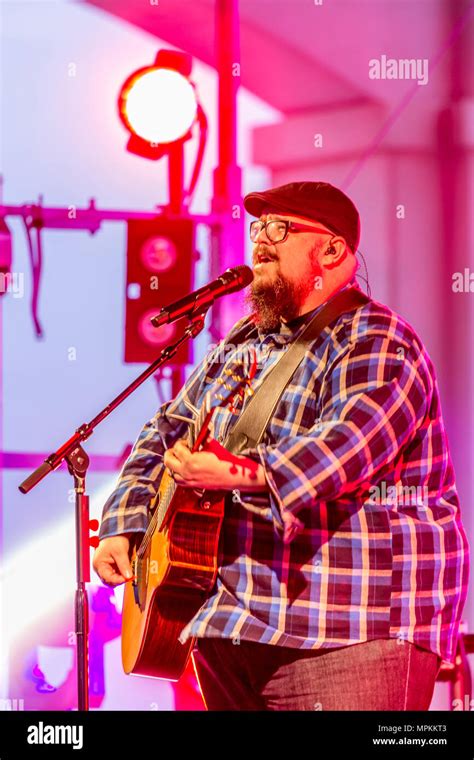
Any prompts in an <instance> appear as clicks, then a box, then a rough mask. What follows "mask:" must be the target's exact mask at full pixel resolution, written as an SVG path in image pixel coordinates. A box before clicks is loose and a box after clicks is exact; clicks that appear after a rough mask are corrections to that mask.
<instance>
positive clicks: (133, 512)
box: [99, 318, 245, 540]
mask: <svg viewBox="0 0 474 760" xmlns="http://www.w3.org/2000/svg"><path fill="white" fill-rule="evenodd" d="M244 321H245V318H242V319H241V320H239V321H238V322H237V323H236V324H235V325H234V327H233V328H232V330H231V331H230V333H229V334H228V336H227V337H226V338H223V339H222V340H221V341H220V342H219V343H218V344H217V346H216V347H215V348H214V349H213V350H212V351H210V352H209V353H208V354H207V356H206V357H205V359H204V360H203V361H202V362H201V363H200V364H198V365H197V367H196V368H195V369H194V370H193V372H192V373H191V375H190V376H189V378H188V380H187V381H186V383H185V384H184V385H183V387H182V388H181V390H180V392H179V393H178V394H177V396H176V397H175V398H174V399H173V400H172V401H168V402H166V403H165V404H163V405H162V406H161V407H160V408H159V409H158V411H157V412H156V414H155V415H154V417H152V418H151V419H150V420H149V421H148V422H147V423H146V424H145V425H144V426H143V428H142V430H141V431H140V433H139V435H138V438H137V439H136V441H135V444H134V446H133V448H132V451H131V453H130V455H129V457H128V459H127V461H126V462H125V464H124V465H123V468H122V470H121V472H120V475H119V477H118V481H117V483H116V486H115V488H114V490H113V492H112V493H111V495H110V496H109V498H108V499H107V501H106V502H105V504H104V507H103V510H102V519H101V524H100V528H99V539H100V540H101V539H103V538H107V537H109V536H116V535H120V534H122V533H140V532H145V531H146V528H147V525H148V509H149V507H150V504H151V503H152V501H153V499H154V498H155V496H156V493H157V491H158V487H159V482H160V477H161V474H162V471H163V468H164V464H163V456H164V453H165V451H166V449H168V448H170V447H171V446H173V445H174V443H176V441H177V440H178V439H179V438H184V437H185V436H186V434H187V432H188V428H189V423H188V422H187V421H186V420H182V419H179V417H185V418H187V419H189V420H190V421H192V420H193V418H195V416H196V414H195V411H196V410H195V409H193V407H194V408H195V407H197V405H198V403H199V397H200V393H201V389H202V386H203V381H204V379H205V377H206V374H207V372H208V369H209V366H210V364H211V363H212V362H213V361H215V360H216V357H219V355H220V353H219V352H220V350H221V349H222V348H223V346H224V344H225V342H226V341H227V340H229V338H232V336H233V335H234V334H235V332H236V331H237V330H238V329H239V328H240V327H241V325H242V324H243V322H244ZM175 415H176V416H175Z"/></svg>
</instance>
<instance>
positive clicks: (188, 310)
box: [150, 265, 253, 327]
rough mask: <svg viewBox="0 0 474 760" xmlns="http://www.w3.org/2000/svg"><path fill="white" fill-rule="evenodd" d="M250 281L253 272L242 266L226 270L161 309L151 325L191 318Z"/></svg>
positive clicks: (245, 285) (157, 325)
mask: <svg viewBox="0 0 474 760" xmlns="http://www.w3.org/2000/svg"><path fill="white" fill-rule="evenodd" d="M252 280H253V272H252V270H251V269H250V267H247V266H244V265H243V266H238V267H232V268H231V269H226V270H225V272H224V273H223V274H221V275H220V277H218V278H217V280H213V281H212V282H210V283H209V284H208V285H204V286H203V287H202V288H198V290H195V291H194V292H193V293H189V295H187V296H184V298H180V299H179V300H178V301H173V303H171V304H170V305H169V306H165V307H163V308H162V309H161V311H160V312H159V313H158V314H157V315H156V317H152V319H151V320H150V321H151V324H152V325H153V326H154V327H161V326H162V325H168V324H169V323H170V322H176V320H178V319H182V318H183V317H191V316H192V315H193V314H196V313H198V310H199V309H201V308H209V307H210V306H212V304H213V303H214V301H215V299H216V298H220V297H221V296H226V295H227V294H228V293H234V292H235V291H236V290H242V288H246V287H247V285H250V283H251V282H252Z"/></svg>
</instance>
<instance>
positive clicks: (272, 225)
mask: <svg viewBox="0 0 474 760" xmlns="http://www.w3.org/2000/svg"><path fill="white" fill-rule="evenodd" d="M262 230H265V234H266V236H267V238H268V239H269V240H270V242H271V243H283V241H284V240H286V238H287V237H288V233H289V232H290V231H291V232H323V233H324V234H325V235H333V234H334V233H332V232H329V231H328V230H325V229H323V228H322V227H311V226H310V225H309V224H300V223H299V222H290V221H289V220H288V219H270V220H269V221H268V222H262V221H261V219H256V220H255V221H253V222H250V240H251V241H252V243H255V241H256V240H257V238H258V236H259V234H260V232H261V231H262Z"/></svg>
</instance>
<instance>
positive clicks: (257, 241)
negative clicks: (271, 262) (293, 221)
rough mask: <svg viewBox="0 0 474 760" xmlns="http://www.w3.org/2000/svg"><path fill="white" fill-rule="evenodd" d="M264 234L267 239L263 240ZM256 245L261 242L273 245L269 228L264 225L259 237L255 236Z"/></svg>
mask: <svg viewBox="0 0 474 760" xmlns="http://www.w3.org/2000/svg"><path fill="white" fill-rule="evenodd" d="M262 235H264V236H265V239H264V240H262ZM254 242H255V245H258V244H259V243H266V244H267V245H271V244H272V241H271V240H270V239H269V238H268V236H267V230H266V228H265V227H262V229H261V230H260V232H259V233H258V235H257V237H256V238H255V241H254Z"/></svg>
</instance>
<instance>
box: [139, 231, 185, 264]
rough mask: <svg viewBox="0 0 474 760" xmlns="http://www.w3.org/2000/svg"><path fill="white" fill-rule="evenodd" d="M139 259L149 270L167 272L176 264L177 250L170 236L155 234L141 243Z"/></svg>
mask: <svg viewBox="0 0 474 760" xmlns="http://www.w3.org/2000/svg"><path fill="white" fill-rule="evenodd" d="M140 259H141V262H142V264H143V266H144V267H146V268H147V269H148V270H149V271H150V272H167V271H168V270H169V269H171V267H174V266H175V265H176V262H177V261H178V251H177V249H176V245H175V244H174V242H173V241H172V240H170V238H167V237H163V235H155V236H154V237H152V238H148V239H147V240H145V242H144V243H143V246H142V248H141V250H140Z"/></svg>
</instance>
